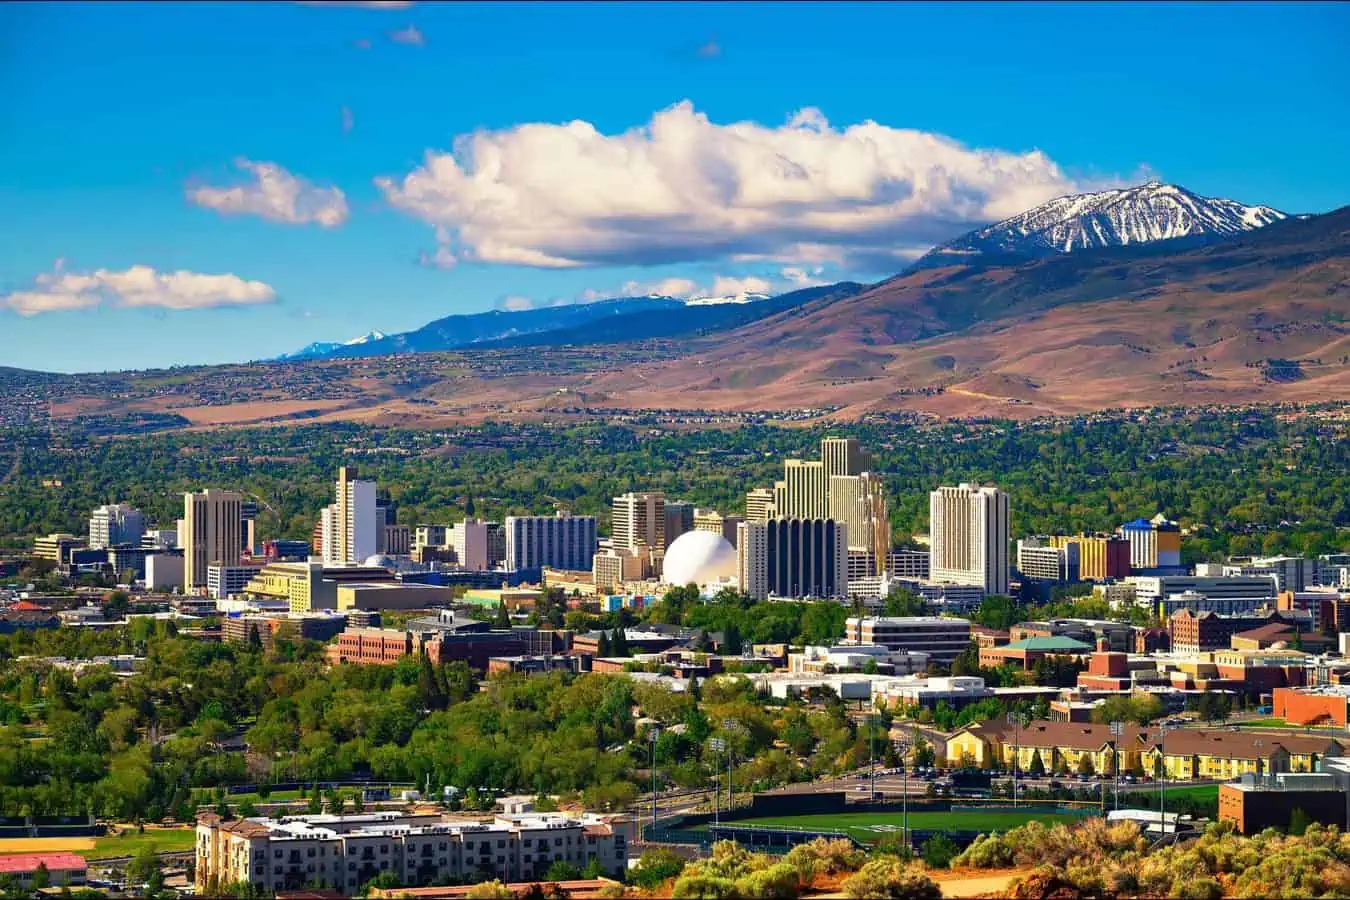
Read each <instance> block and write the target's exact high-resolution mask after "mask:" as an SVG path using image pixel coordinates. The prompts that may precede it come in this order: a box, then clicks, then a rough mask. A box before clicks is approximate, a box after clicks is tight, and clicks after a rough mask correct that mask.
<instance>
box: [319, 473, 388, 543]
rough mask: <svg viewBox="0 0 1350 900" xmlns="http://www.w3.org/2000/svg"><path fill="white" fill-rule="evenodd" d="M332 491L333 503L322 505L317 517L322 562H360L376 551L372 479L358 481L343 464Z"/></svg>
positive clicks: (375, 520)
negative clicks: (321, 547)
mask: <svg viewBox="0 0 1350 900" xmlns="http://www.w3.org/2000/svg"><path fill="white" fill-rule="evenodd" d="M333 493H334V495H335V502H334V503H332V504H330V505H328V506H326V507H324V509H323V511H322V512H321V513H320V519H319V528H320V530H321V531H322V532H323V561H324V564H325V565H330V566H352V565H360V564H361V563H362V562H364V561H365V560H366V559H368V558H369V557H371V556H374V555H375V554H376V553H378V552H379V522H378V521H377V513H376V509H375V507H376V503H375V482H373V481H360V480H358V479H357V477H356V469H355V468H354V467H352V466H343V467H341V468H340V469H338V477H337V481H336V482H335V483H334V485H333Z"/></svg>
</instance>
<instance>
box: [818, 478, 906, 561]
mask: <svg viewBox="0 0 1350 900" xmlns="http://www.w3.org/2000/svg"><path fill="white" fill-rule="evenodd" d="M829 515H830V518H831V519H834V520H835V521H836V522H842V523H843V524H844V525H846V526H848V546H849V549H852V550H865V551H867V552H868V553H870V554H872V558H873V559H874V560H878V561H880V564H881V565H883V566H884V564H885V560H886V554H887V553H889V552H890V549H891V523H890V516H889V513H888V511H887V507H886V490H885V485H884V484H883V483H882V480H881V476H880V475H877V474H875V473H873V472H862V473H859V474H854V475H831V476H830V481H829ZM873 574H880V572H879V571H878V572H874V573H873Z"/></svg>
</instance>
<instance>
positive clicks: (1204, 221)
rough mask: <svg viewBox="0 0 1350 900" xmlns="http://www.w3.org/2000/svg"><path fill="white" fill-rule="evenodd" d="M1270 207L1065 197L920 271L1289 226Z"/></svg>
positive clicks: (1146, 195)
mask: <svg viewBox="0 0 1350 900" xmlns="http://www.w3.org/2000/svg"><path fill="white" fill-rule="evenodd" d="M1288 217H1289V216H1288V214H1287V213H1284V212H1281V211H1280V210H1278V209H1272V208H1271V207H1269V206H1248V205H1246V204H1243V203H1238V202H1237V201H1234V200H1225V199H1222V198H1216V197H1202V196H1200V195H1199V194H1195V193H1192V192H1191V191H1188V190H1186V189H1185V188H1184V187H1181V186H1179V185H1175V184H1162V183H1160V182H1156V181H1155V182H1149V183H1148V184H1142V185H1139V186H1137V187H1131V188H1122V189H1115V190H1107V191H1097V192H1095V193H1090V194H1075V195H1072V196H1068V197H1060V198H1058V199H1055V200H1051V201H1050V202H1049V203H1045V204H1042V205H1041V206H1038V207H1036V208H1035V209H1030V210H1027V211H1026V212H1024V213H1021V214H1020V215H1016V216H1013V217H1012V218H1009V219H1004V220H1003V221H1002V222H995V223H994V224H993V225H989V226H987V227H984V228H979V229H976V230H975V231H972V232H970V233H969V234H965V235H963V236H961V237H959V238H956V239H955V240H953V241H949V242H948V243H946V244H943V245H941V246H939V247H935V248H933V249H932V250H930V251H929V252H928V253H927V254H926V255H925V256H924V257H922V258H921V259H920V260H919V262H918V263H917V264H916V267H929V266H938V265H949V264H954V263H961V262H968V261H970V258H971V257H972V256H973V255H981V254H994V255H1013V256H1024V257H1039V256H1054V255H1056V254H1060V253H1072V252H1074V251H1075V250H1084V249H1089V248H1099V247H1123V246H1129V245H1131V244H1144V243H1149V242H1151V241H1162V240H1168V239H1170V238H1181V237H1220V236H1227V235H1233V234H1239V233H1241V232H1244V231H1252V230H1254V229H1256V228H1261V227H1264V226H1266V225H1269V224H1270V223H1272V222H1278V221H1279V220H1280V219H1286V218H1288Z"/></svg>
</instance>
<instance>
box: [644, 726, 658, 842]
mask: <svg viewBox="0 0 1350 900" xmlns="http://www.w3.org/2000/svg"><path fill="white" fill-rule="evenodd" d="M660 736H661V729H660V728H652V729H651V730H649V731H648V732H647V740H648V742H649V743H650V744H651V745H652V831H653V833H654V832H655V831H656V739H657V738H659V737H660Z"/></svg>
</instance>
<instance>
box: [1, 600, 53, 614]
mask: <svg viewBox="0 0 1350 900" xmlns="http://www.w3.org/2000/svg"><path fill="white" fill-rule="evenodd" d="M9 609H12V610H17V611H19V612H45V611H46V609H47V607H45V606H38V605H37V604H36V603H29V602H28V601H27V600H20V601H19V602H18V603H11V604H10V605H9Z"/></svg>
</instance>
